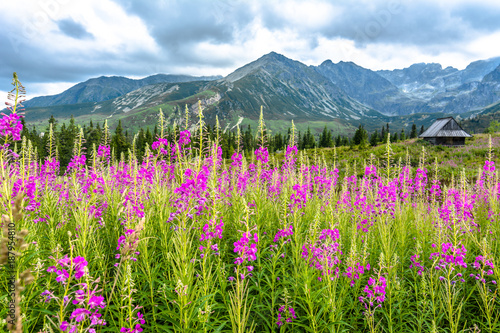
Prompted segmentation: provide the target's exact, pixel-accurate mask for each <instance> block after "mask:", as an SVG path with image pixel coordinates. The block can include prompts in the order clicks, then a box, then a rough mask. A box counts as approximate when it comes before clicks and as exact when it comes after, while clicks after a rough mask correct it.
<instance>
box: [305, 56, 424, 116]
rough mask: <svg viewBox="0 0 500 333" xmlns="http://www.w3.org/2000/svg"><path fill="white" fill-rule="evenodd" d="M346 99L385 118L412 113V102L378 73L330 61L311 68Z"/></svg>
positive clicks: (351, 63) (353, 64)
mask: <svg viewBox="0 0 500 333" xmlns="http://www.w3.org/2000/svg"><path fill="white" fill-rule="evenodd" d="M313 68H314V69H315V70H316V71H317V72H318V73H320V74H321V75H323V76H324V77H326V78H327V79H329V80H330V81H331V82H332V83H334V84H336V85H338V86H339V87H340V88H341V89H342V90H343V91H344V92H345V93H346V94H347V95H348V96H350V97H352V98H354V99H356V100H357V101H359V102H361V103H363V104H365V105H367V106H369V107H371V108H374V109H375V110H378V111H379V112H381V113H383V114H386V115H399V114H410V113H413V110H414V103H415V101H414V100H413V99H412V98H411V97H409V96H406V95H405V94H404V93H403V92H401V91H400V90H399V89H398V87H396V86H395V85H394V84H392V83H391V82H389V80H387V79H385V78H384V77H383V76H381V75H379V74H378V73H376V72H374V71H372V70H369V69H366V68H363V67H361V66H358V65H356V64H355V63H353V62H343V61H341V62H339V63H337V64H334V63H333V62H332V61H331V60H327V61H325V62H323V63H322V64H321V65H319V66H317V67H313Z"/></svg>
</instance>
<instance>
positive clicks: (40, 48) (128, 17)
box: [0, 0, 500, 104]
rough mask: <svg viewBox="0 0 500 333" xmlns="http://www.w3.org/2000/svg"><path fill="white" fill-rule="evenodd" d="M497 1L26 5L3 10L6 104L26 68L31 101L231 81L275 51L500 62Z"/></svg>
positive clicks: (403, 60) (367, 60)
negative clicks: (85, 85)
mask: <svg viewBox="0 0 500 333" xmlns="http://www.w3.org/2000/svg"><path fill="white" fill-rule="evenodd" d="M499 18H500V1H498V0H429V1H426V0H422V1H412V0H364V1H358V0H352V1H346V0H345V1H321V0H308V1H296V0H274V1H273V0H190V1H185V0H184V1H175V0H148V1H144V0H16V1H1V2H0V45H1V46H0V102H2V104H3V102H4V101H5V100H6V96H7V91H8V90H10V89H11V87H12V86H11V82H12V73H13V72H17V73H18V75H19V78H20V80H21V82H22V83H23V84H24V86H25V87H26V90H27V95H28V99H29V98H32V97H35V96H40V95H52V94H57V93H60V92H62V91H64V90H65V89H67V88H69V87H71V86H72V85H74V84H76V83H78V82H82V81H85V80H87V79H89V78H92V77H98V76H101V75H106V76H112V75H117V76H126V77H130V78H142V77H145V76H148V75H152V74H156V73H166V74H189V75H195V76H200V75H227V74H229V73H231V72H233V71H234V70H236V69H237V68H239V67H241V66H243V65H245V64H247V63H249V62H251V61H253V60H256V59H258V58H259V57H261V56H262V55H264V54H267V53H269V52H271V51H275V52H278V53H280V54H283V55H285V56H286V57H289V58H292V59H294V60H298V61H301V62H303V63H305V64H307V65H319V64H321V63H322V62H323V61H324V60H327V59H330V60H332V61H333V62H335V63H336V62H338V61H353V62H355V63H356V64H358V65H360V66H363V67H365V68H369V69H373V70H378V69H395V68H405V67H408V66H410V65H411V64H413V63H421V62H427V63H429V62H435V63H440V64H441V65H443V67H447V66H453V67H456V68H458V69H463V68H465V67H466V66H467V65H468V64H469V63H470V62H472V61H476V60H480V59H488V58H492V57H497V56H500V19H499Z"/></svg>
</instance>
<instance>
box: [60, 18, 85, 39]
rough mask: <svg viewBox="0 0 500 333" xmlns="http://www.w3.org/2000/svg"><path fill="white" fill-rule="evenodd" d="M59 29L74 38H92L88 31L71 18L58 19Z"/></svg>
mask: <svg viewBox="0 0 500 333" xmlns="http://www.w3.org/2000/svg"><path fill="white" fill-rule="evenodd" d="M57 26H58V27H59V30H61V32H62V33H63V34H65V35H66V36H69V37H72V38H76V39H89V38H93V36H92V34H91V33H89V32H88V31H87V30H85V28H84V27H83V25H81V24H80V23H78V22H75V21H73V20H72V19H65V20H60V21H58V22H57Z"/></svg>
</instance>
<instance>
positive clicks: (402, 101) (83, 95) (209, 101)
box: [25, 52, 500, 135]
mask: <svg viewBox="0 0 500 333" xmlns="http://www.w3.org/2000/svg"><path fill="white" fill-rule="evenodd" d="M198 101H201V103H202V105H203V108H204V115H205V121H207V122H208V123H212V124H213V123H214V122H215V118H216V116H217V118H218V119H219V121H220V122H221V123H222V125H223V126H224V128H225V129H234V127H235V126H236V125H240V126H246V125H252V126H255V124H256V122H257V119H258V117H259V110H260V107H261V106H262V107H263V110H264V118H265V120H266V124H267V126H268V128H269V129H270V130H272V131H284V130H286V129H287V128H288V127H289V126H290V122H291V120H293V121H294V123H295V124H296V125H297V127H298V128H299V130H305V129H306V128H307V127H310V128H311V129H313V130H316V131H319V130H321V129H323V127H324V126H325V125H327V126H328V127H329V128H330V129H331V130H333V131H334V133H335V134H345V135H349V134H352V132H353V131H354V130H355V128H356V127H357V126H359V125H360V124H362V125H364V126H365V128H367V129H368V130H373V129H378V128H380V127H381V126H382V125H383V124H385V123H391V124H392V128H393V129H397V130H401V128H405V129H407V130H408V128H409V127H410V126H411V125H412V124H413V123H415V124H417V126H421V125H424V126H428V125H429V124H430V123H431V122H432V121H433V120H434V119H436V118H440V117H443V116H448V115H453V116H455V117H456V118H457V119H459V120H460V119H465V118H471V117H474V116H475V117H478V116H481V115H482V114H483V113H485V112H486V113H488V111H487V110H488V107H490V109H491V106H492V105H493V104H495V103H497V102H499V101H500V57H498V58H492V59H488V60H481V61H475V62H473V63H471V64H469V65H468V66H467V67H466V68H465V69H463V70H458V69H456V68H452V67H447V68H444V69H443V68H442V66H441V65H440V64H434V63H431V64H424V63H420V64H414V65H411V66H410V67H408V68H404V69H396V70H391V71H389V70H381V71H373V70H370V69H367V68H363V67H361V66H358V65H356V64H354V63H352V62H342V61H341V62H339V63H333V62H332V61H330V60H327V61H324V62H323V63H322V64H321V65H319V66H307V65H305V64H303V63H301V62H299V61H295V60H292V59H289V58H287V57H285V56H283V55H280V54H278V53H275V52H271V53H269V54H266V55H264V56H262V57H261V58H259V59H257V60H255V61H253V62H251V63H249V64H247V65H245V66H243V67H241V68H238V69H237V70H235V71H234V72H233V73H231V74H229V75H227V76H226V77H221V76H212V77H193V76H183V75H164V74H157V75H153V76H149V77H146V78H144V79H141V80H132V79H128V78H124V77H99V78H94V79H90V80H87V81H85V82H82V83H79V84H77V85H75V86H73V87H71V88H70V89H68V90H66V91H64V92H63V93H61V94H58V95H54V96H44V97H37V98H34V99H32V100H30V101H27V102H26V103H25V107H26V120H27V122H28V123H31V124H40V125H41V124H42V123H44V122H46V121H47V119H48V118H49V117H50V115H51V114H53V115H54V116H55V117H56V118H62V119H68V118H69V117H70V115H73V116H74V117H75V119H76V121H77V122H87V121H88V120H89V119H92V120H95V121H102V120H104V119H108V123H110V124H111V126H113V124H116V123H117V121H118V120H121V121H122V124H123V126H124V127H126V128H131V129H132V130H137V129H138V128H139V127H145V126H154V124H155V122H156V120H157V115H158V111H159V109H160V108H161V109H162V110H163V112H164V113H165V115H166V117H167V121H168V122H169V123H170V124H172V123H174V122H176V123H177V124H183V122H184V119H185V112H184V108H185V107H186V106H187V107H188V110H189V113H190V114H192V116H190V117H191V119H193V120H192V121H190V123H189V124H188V126H195V125H196V122H195V120H194V119H195V115H196V113H197V103H198ZM183 125H185V124H183ZM254 128H255V127H254Z"/></svg>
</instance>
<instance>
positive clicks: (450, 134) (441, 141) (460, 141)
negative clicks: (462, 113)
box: [418, 117, 472, 146]
mask: <svg viewBox="0 0 500 333" xmlns="http://www.w3.org/2000/svg"><path fill="white" fill-rule="evenodd" d="M418 137H419V138H422V139H424V140H426V141H428V142H430V143H432V144H433V145H444V146H463V145H464V144H465V138H470V137H472V135H470V134H469V133H467V132H466V131H464V130H463V128H462V127H461V126H460V125H459V124H458V123H457V121H456V120H455V119H453V117H447V118H439V119H436V121H435V122H434V123H433V124H432V125H431V126H430V127H429V128H428V129H427V130H426V131H425V132H424V133H422V134H420V135H419V136H418Z"/></svg>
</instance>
